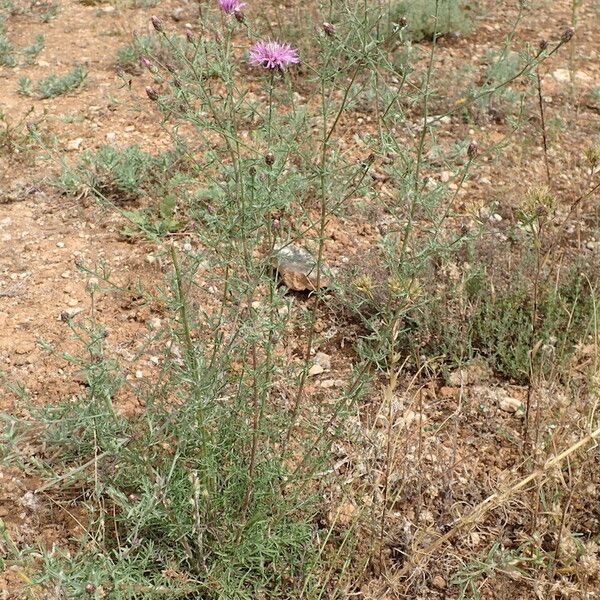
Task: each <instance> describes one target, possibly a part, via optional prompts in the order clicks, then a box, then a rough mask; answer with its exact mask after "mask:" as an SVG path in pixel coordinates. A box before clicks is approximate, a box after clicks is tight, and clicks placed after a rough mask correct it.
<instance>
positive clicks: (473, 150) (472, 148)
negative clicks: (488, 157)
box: [467, 141, 479, 160]
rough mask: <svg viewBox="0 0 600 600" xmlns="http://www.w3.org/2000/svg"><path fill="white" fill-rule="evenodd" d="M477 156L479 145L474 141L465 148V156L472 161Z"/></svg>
mask: <svg viewBox="0 0 600 600" xmlns="http://www.w3.org/2000/svg"><path fill="white" fill-rule="evenodd" d="M478 154H479V144H478V143H477V142H476V141H472V142H471V143H470V144H469V147H468V148H467V156H468V157H469V158H470V159H471V160H473V159H474V158H475V157H476V156H477V155H478Z"/></svg>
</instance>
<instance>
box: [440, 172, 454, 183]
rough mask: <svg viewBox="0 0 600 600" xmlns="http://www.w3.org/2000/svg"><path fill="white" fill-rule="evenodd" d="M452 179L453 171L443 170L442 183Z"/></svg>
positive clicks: (441, 174)
mask: <svg viewBox="0 0 600 600" xmlns="http://www.w3.org/2000/svg"><path fill="white" fill-rule="evenodd" d="M450 179H452V171H442V172H441V173H440V181H441V182H442V183H448V182H449V181H450Z"/></svg>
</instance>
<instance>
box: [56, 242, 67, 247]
mask: <svg viewBox="0 0 600 600" xmlns="http://www.w3.org/2000/svg"><path fill="white" fill-rule="evenodd" d="M56 247H57V248H64V247H65V243H64V242H56Z"/></svg>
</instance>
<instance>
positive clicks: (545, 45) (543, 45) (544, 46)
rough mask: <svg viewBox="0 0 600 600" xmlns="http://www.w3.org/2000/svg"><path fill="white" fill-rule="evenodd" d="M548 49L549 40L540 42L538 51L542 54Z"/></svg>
mask: <svg viewBox="0 0 600 600" xmlns="http://www.w3.org/2000/svg"><path fill="white" fill-rule="evenodd" d="M547 48H548V40H540V43H539V44H538V50H539V51H540V54H541V53H542V52H543V51H544V50H546V49H547Z"/></svg>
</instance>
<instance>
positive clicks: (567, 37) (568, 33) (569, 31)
mask: <svg viewBox="0 0 600 600" xmlns="http://www.w3.org/2000/svg"><path fill="white" fill-rule="evenodd" d="M574 35H575V29H573V27H567V28H566V29H565V30H564V31H563V32H562V35H561V36H560V41H561V42H562V43H563V44H566V43H567V42H570V41H571V38H572V37H573V36H574Z"/></svg>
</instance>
